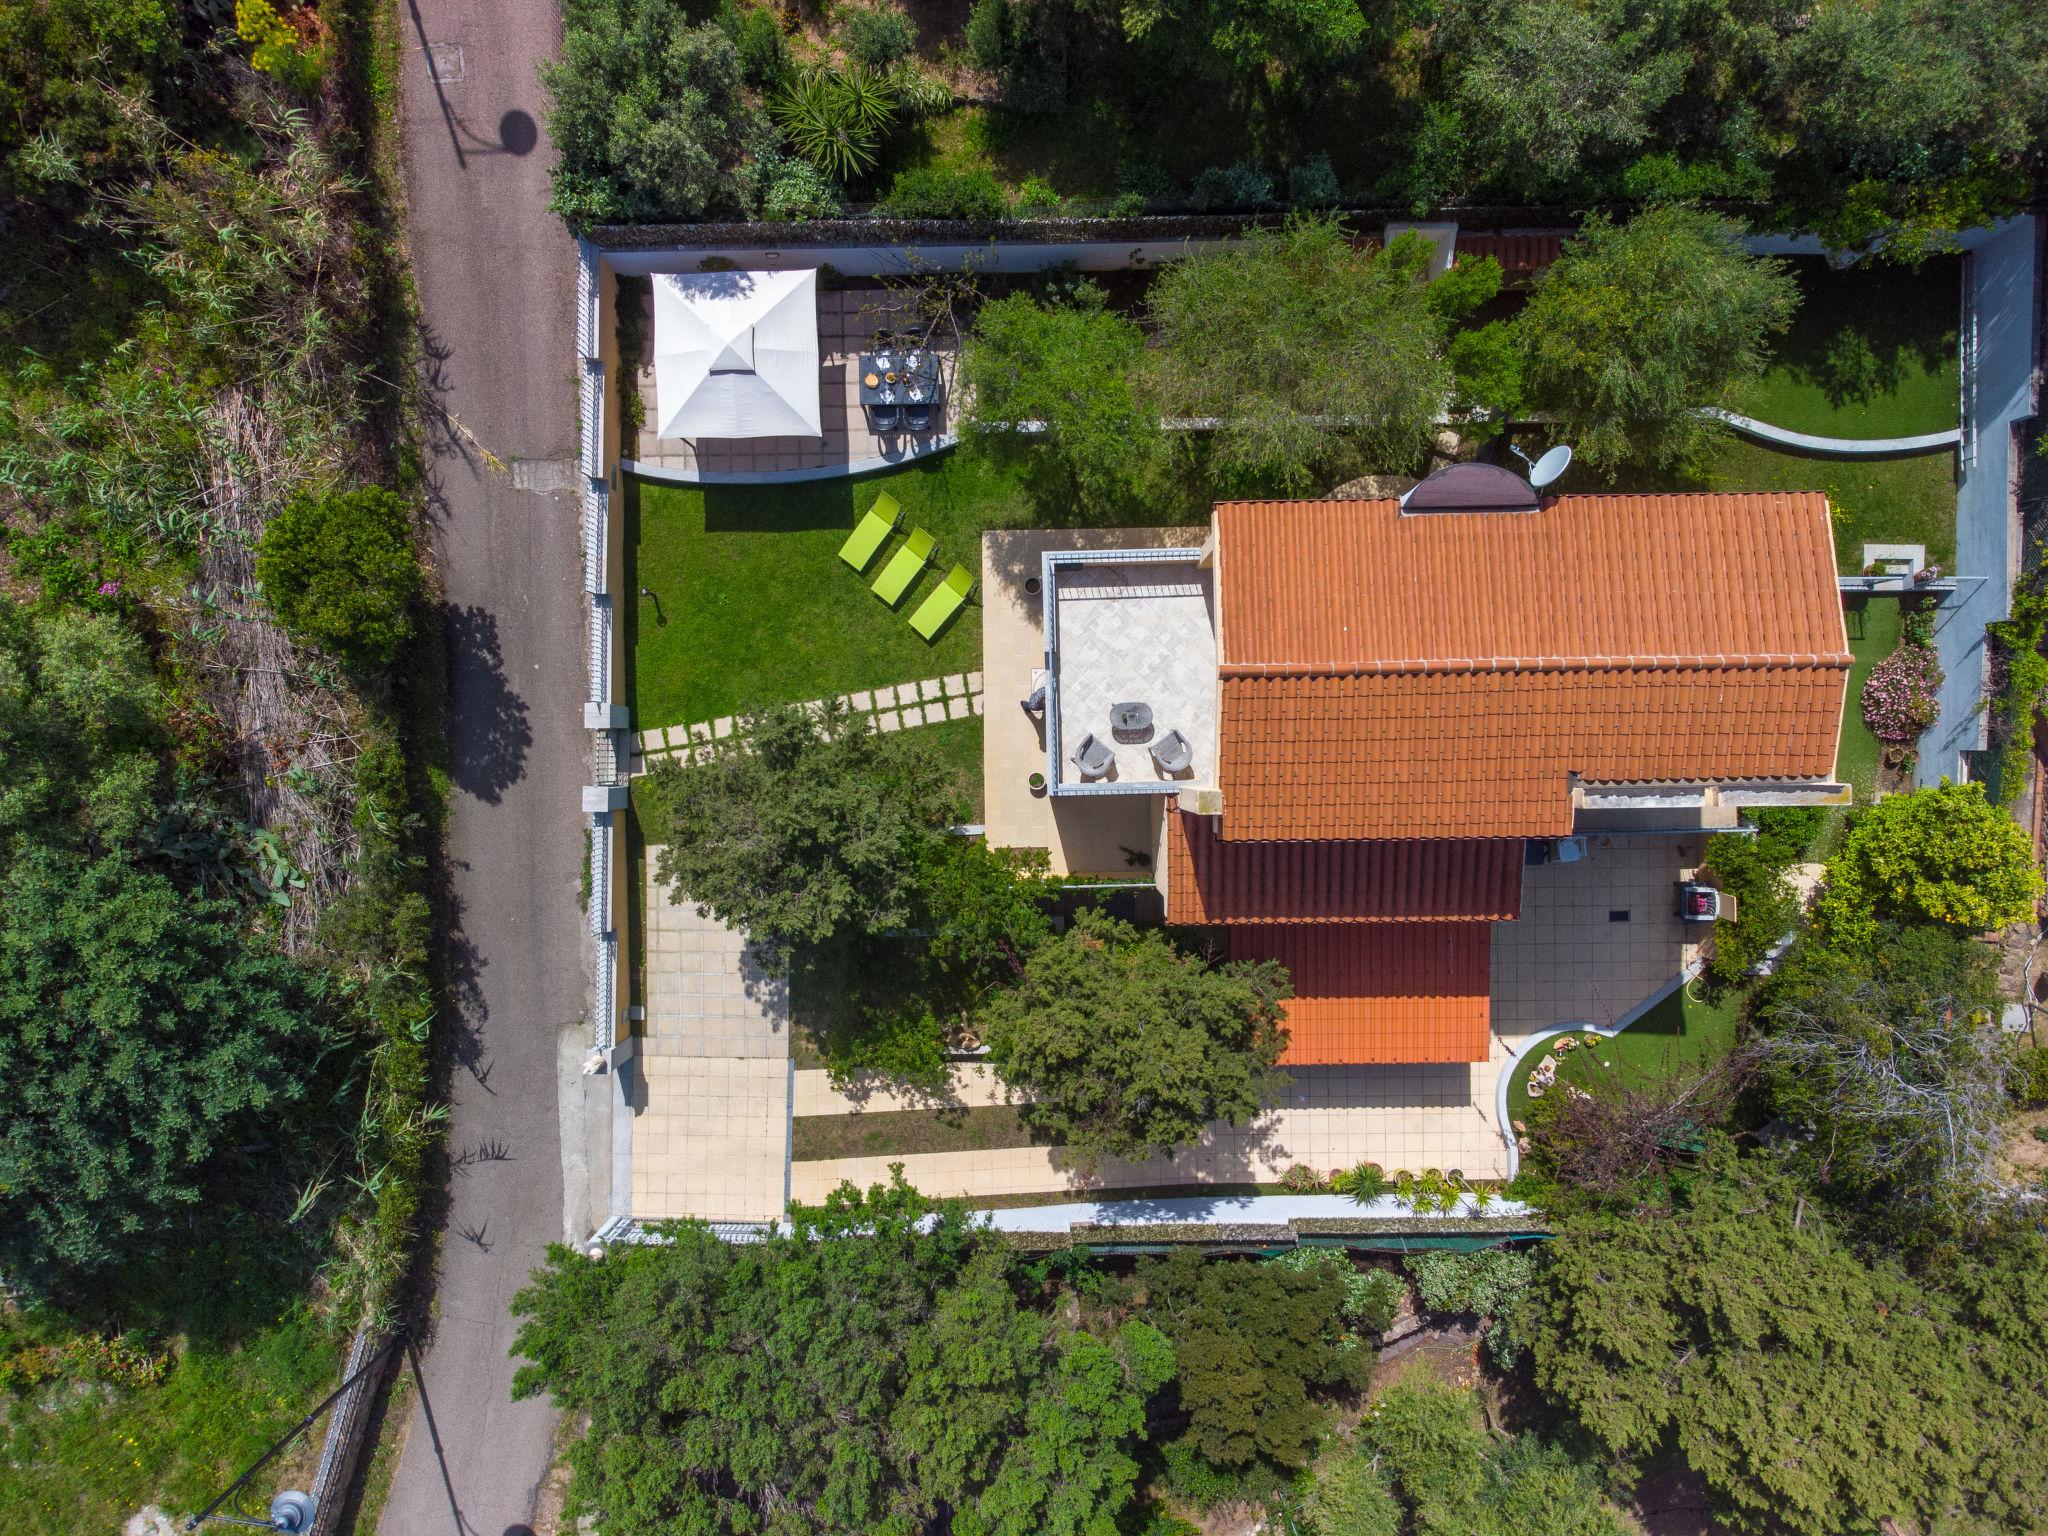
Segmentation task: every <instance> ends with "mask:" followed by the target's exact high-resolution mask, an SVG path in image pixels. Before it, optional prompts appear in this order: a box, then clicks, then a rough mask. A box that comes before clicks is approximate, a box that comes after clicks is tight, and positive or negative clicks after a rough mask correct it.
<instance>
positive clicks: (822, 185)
mask: <svg viewBox="0 0 2048 1536" xmlns="http://www.w3.org/2000/svg"><path fill="white" fill-rule="evenodd" d="M843 212H845V204H844V203H842V202H841V201H840V197H839V187H838V185H837V184H836V183H835V182H834V181H833V180H832V178H831V177H829V176H827V175H826V174H825V173H824V172H823V171H821V170H819V169H818V168H817V167H816V166H814V165H812V164H811V163H810V162H809V161H808V160H798V159H796V158H795V157H793V156H788V155H785V156H783V157H782V158H781V159H779V160H777V161H776V162H775V165H774V167H773V168H772V169H770V171H769V172H768V187H767V191H766V192H765V193H764V194H763V195H762V198H761V216H762V217H763V218H767V219H786V220H791V221H794V220H797V219H836V218H838V217H839V215H840V214H841V213H843Z"/></svg>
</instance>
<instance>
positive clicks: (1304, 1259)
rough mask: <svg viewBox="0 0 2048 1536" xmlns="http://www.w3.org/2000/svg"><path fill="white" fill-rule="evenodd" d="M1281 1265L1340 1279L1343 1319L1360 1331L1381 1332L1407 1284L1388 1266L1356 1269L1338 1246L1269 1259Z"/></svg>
mask: <svg viewBox="0 0 2048 1536" xmlns="http://www.w3.org/2000/svg"><path fill="white" fill-rule="evenodd" d="M1269 1262H1271V1263H1274V1264H1277V1265H1279V1266H1280V1267H1281V1268H1282V1269H1289V1270H1294V1271H1297V1272H1308V1271H1318V1272H1325V1273H1328V1274H1332V1275H1335V1276H1336V1277H1337V1278H1338V1279H1339V1280H1342V1281H1343V1282H1344V1302H1343V1306H1342V1309H1341V1310H1342V1313H1343V1317H1344V1321H1345V1322H1347V1323H1349V1324H1350V1325H1351V1326H1352V1327H1354V1328H1356V1329H1358V1330H1360V1331H1361V1332H1363V1333H1385V1332H1386V1331H1387V1329H1388V1328H1390V1327H1392V1326H1393V1322H1394V1317H1395V1314H1396V1313H1398V1312H1399V1311H1400V1310H1401V1299H1402V1298H1403V1297H1404V1296H1406V1295H1407V1294H1408V1287H1407V1286H1406V1285H1404V1284H1403V1283H1402V1281H1401V1277H1400V1276H1399V1275H1397V1274H1395V1273H1394V1272H1393V1271H1392V1270H1390V1269H1358V1268H1355V1267H1354V1266H1353V1265H1352V1262H1351V1260H1350V1258H1349V1257H1348V1256H1347V1255H1346V1254H1345V1253H1344V1251H1343V1250H1342V1249H1339V1248H1296V1249H1293V1250H1291V1251H1290V1252H1287V1253H1283V1254H1281V1255H1280V1256H1279V1257H1278V1258H1277V1259H1273V1260H1271V1261H1269Z"/></svg>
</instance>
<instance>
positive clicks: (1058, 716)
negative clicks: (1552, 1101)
mask: <svg viewBox="0 0 2048 1536" xmlns="http://www.w3.org/2000/svg"><path fill="white" fill-rule="evenodd" d="M1510 482H1512V483H1511V484H1510ZM1038 559H1039V569H1038V571H1037V578H1038V579H1037V581H1035V582H1033V583H1030V584H1029V586H1030V587H1031V589H1032V590H1033V591H1034V592H1035V595H1036V597H1037V599H1038V601H1039V602H1040V603H1041V604H1042V615H1043V618H1042V622H1043V633H1044V639H1045V654H1044V667H1043V668H1042V669H1040V671H1039V672H1038V673H1037V674H1035V675H1034V682H1035V683H1036V685H1037V686H1036V687H1035V688H1034V690H1033V692H1032V695H1031V697H1030V698H1028V699H1026V700H1024V703H1025V705H1026V707H1027V709H1031V710H1038V711H1042V714H1041V715H1040V718H1041V719H1042V722H1043V725H1042V734H1043V743H1044V753H1045V756H1044V769H1043V773H1044V778H1045V785H1044V788H1043V794H1044V796H1045V799H1046V801H1047V802H1048V803H1049V805H1050V808H1051V813H1052V814H1051V820H1052V822H1053V824H1054V825H1055V826H1056V827H1059V826H1062V825H1063V826H1064V828H1065V835H1066V836H1067V837H1068V838H1069V839H1070V840H1074V839H1075V838H1076V833H1075V828H1076V827H1077V826H1078V824H1079V823H1081V822H1083V821H1085V819H1086V818H1087V817H1088V816H1089V815H1090V814H1091V813H1096V812H1099V813H1100V814H1102V815H1104V816H1112V815H1115V816H1128V814H1129V805H1130V800H1131V797H1147V804H1148V805H1149V806H1153V807H1157V812H1156V819H1155V820H1154V821H1153V822H1152V823H1151V825H1152V826H1153V827H1154V828H1155V831H1154V833H1153V846H1152V848H1151V850H1150V853H1151V855H1152V858H1151V867H1152V869H1153V871H1154V875H1155V879H1156V882H1157V884H1158V886H1159V888H1160V890H1161V892H1162V893H1163V897H1164V908H1165V917H1166V921H1167V922H1168V923H1170V924H1174V925H1186V926H1199V927H1204V928H1208V929H1211V930H1213V932H1214V933H1215V935H1216V936H1217V939H1218V942H1219V943H1220V944H1221V945H1222V946H1224V947H1226V948H1227V951H1228V953H1229V954H1231V955H1232V956H1233V957H1239V958H1270V959H1274V960H1278V961H1280V962H1281V963H1282V964H1284V965H1285V966H1286V967H1287V969H1288V971H1289V973H1290V974H1291V976H1292V977H1293V982H1294V991H1295V996H1294V999H1293V1001H1292V1002H1291V1003H1290V1004H1289V1008H1288V1031H1289V1045H1288V1049H1287V1053H1286V1055H1285V1056H1284V1057H1283V1058H1282V1059H1283V1063H1284V1064H1287V1065H1293V1066H1323V1065H1335V1064H1373V1063H1384V1064H1401V1063H1409V1064H1413V1063H1455V1062H1481V1061H1484V1060H1486V1059H1487V1056H1488V1053H1489V1049H1490V1046H1491V1043H1492V1042H1491V1038H1490V1035H1491V1031H1492V1028H1493V1020H1492V999H1491V997H1490V991H1489V987H1490V981H1489V978H1490V975H1491V969H1490V962H1491V951H1492V948H1493V935H1494V932H1495V928H1494V925H1496V924H1500V923H1511V922H1513V921H1515V919H1516V918H1517V917H1518V916H1519V914H1520V912H1521V906H1522V890H1523V882H1524V870H1525V868H1526V867H1528V865H1529V864H1530V862H1531V861H1532V860H1542V859H1545V858H1549V857H1556V856H1560V855H1561V856H1563V857H1567V858H1569V857H1572V856H1574V855H1575V854H1577V853H1578V852H1580V851H1581V850H1582V849H1583V847H1584V839H1585V838H1587V837H1588V836H1593V837H1596V838H1598V837H1600V836H1602V835H1614V836H1620V835H1624V834H1629V835H1638V836H1640V835H1645V834H1647V835H1662V836H1681V837H1682V836H1688V835H1689V836H1690V837H1692V838H1693V839H1695V840H1697V839H1699V838H1700V837H1701V836H1702V835H1703V834H1705V833H1708V832H1711V831H1714V830H1717V829H1722V828H1728V827H1732V826H1734V825H1736V823H1737V821H1738V819H1739V816H1740V813H1741V812H1742V811H1743V810H1744V809H1745V808H1751V807H1763V806H1782V805H1825V804H1845V803H1847V801H1848V799H1849V790H1848V788H1847V786H1845V785H1843V784H1841V783H1838V782H1837V781H1836V780H1835V777H1834V773H1835V753H1836V745H1837V741H1838V738H1839V735H1840V728H1841V718H1842V709H1843V705H1844V700H1845V696H1846V693H1847V686H1848V674H1849V668H1850V663H1851V658H1850V654H1849V647H1848V639H1847V634H1846V631H1845V627H1844V620H1843V612H1842V605H1841V600H1840V594H1839V589H1838V585H1837V578H1836V572H1835V560H1834V546H1833V537H1832V532H1831V526H1830V521H1829V515H1828V507H1827V502H1826V498H1825V497H1824V496H1823V495H1821V494H1820V493H1817V492H1815V493H1770V494H1757V495H1721V494H1714V495H1707V494H1685V495H1565V496H1555V497H1542V498H1539V497H1538V496H1537V495H1536V493H1534V492H1533V491H1531V490H1529V488H1528V486H1527V483H1526V482H1525V481H1521V480H1520V479H1519V477H1516V476H1513V475H1511V474H1507V473H1506V472H1504V471H1499V470H1489V469H1488V467H1487V466H1453V469H1452V471H1445V472H1440V473H1439V476H1437V477H1432V480H1428V481H1424V482H1423V484H1422V486H1421V487H1418V488H1417V490H1416V491H1415V492H1412V493H1411V494H1410V496H1408V497H1406V498H1404V499H1403V500H1402V501H1393V500H1384V501H1259V502H1228V503H1223V504H1221V505H1218V506H1217V507H1216V508H1215V511H1214V516H1213V520H1212V524H1211V527H1210V529H1209V531H1208V536H1207V538H1206V539H1204V540H1202V541H1201V542H1200V543H1194V542H1186V543H1182V544H1178V545H1176V544H1172V543H1166V542H1152V543H1145V544H1142V545H1139V544H1135V543H1134V544H1132V545H1131V546H1130V547H1102V546H1101V544H1100V543H1099V542H1098V543H1097V544H1096V545H1095V547H1088V548H1061V547H1054V546H1050V545H1049V546H1047V547H1044V548H1043V549H1041V550H1040V552H1039V556H1038ZM1133 706H1136V707H1133ZM1162 739H1164V740H1166V741H1168V742H1169V744H1170V749H1169V750H1168V751H1167V752H1164V753H1162V752H1160V751H1158V750H1156V747H1157V743H1159V742H1160V741H1161V740H1162ZM1118 825H1119V826H1130V825H1135V823H1133V822H1129V821H1122V822H1119V823H1118ZM995 833H996V829H995V828H994V827H992V828H991V835H992V837H994V836H995ZM1126 836H1127V834H1126ZM1119 846H1121V847H1122V851H1123V853H1125V854H1126V855H1130V856H1132V857H1131V860H1130V862H1132V863H1134V864H1135V863H1137V862H1138V860H1137V858H1136V855H1137V853H1138V850H1136V849H1134V848H1132V847H1130V846H1128V844H1127V843H1125V844H1120V845H1119ZM1675 896H1676V893H1675V890H1674V893H1673V899H1674V900H1675Z"/></svg>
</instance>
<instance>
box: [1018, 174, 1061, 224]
mask: <svg viewBox="0 0 2048 1536" xmlns="http://www.w3.org/2000/svg"><path fill="white" fill-rule="evenodd" d="M1065 205H1066V199H1064V198H1062V197H1061V196H1060V195H1059V193H1058V192H1057V191H1055V190H1054V188H1053V185H1052V183H1051V182H1049V181H1047V180H1046V179H1045V178H1044V177H1042V176H1027V177H1025V178H1024V185H1022V186H1021V187H1019V188H1018V189H1017V213H1018V214H1019V215H1020V216H1022V217H1034V216H1035V217H1043V216H1047V215H1052V214H1057V213H1058V212H1059V211H1060V209H1061V208H1063V207H1064V206H1065Z"/></svg>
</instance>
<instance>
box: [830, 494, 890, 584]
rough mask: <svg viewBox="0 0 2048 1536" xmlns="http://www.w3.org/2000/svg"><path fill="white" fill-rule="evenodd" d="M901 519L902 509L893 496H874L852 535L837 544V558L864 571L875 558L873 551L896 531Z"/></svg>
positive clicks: (857, 569)
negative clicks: (871, 504)
mask: <svg viewBox="0 0 2048 1536" xmlns="http://www.w3.org/2000/svg"><path fill="white" fill-rule="evenodd" d="M902 521H903V509H902V508H901V507H899V506H898V505H897V504H896V498H895V497H894V496H891V495H890V494H889V493H888V492H887V491H884V492H882V494H881V495H879V496H877V497H876V498H875V504H874V505H873V506H872V507H870V508H869V509H868V515H867V516H866V517H863V518H862V519H861V520H860V522H859V523H858V524H857V525H856V526H855V527H854V530H853V536H852V537H851V538H849V539H848V540H847V541H846V542H845V543H844V544H842V545H840V546H839V558H840V559H842V560H844V561H845V562H846V563H847V564H848V565H850V566H852V567H853V568H854V569H855V570H856V571H864V570H866V569H867V568H868V563H869V562H870V561H872V560H873V559H874V558H875V551H877V550H879V549H880V548H881V547H882V546H883V545H884V544H885V543H887V542H888V539H889V535H890V534H892V533H894V532H895V531H896V525H897V524H898V523H900V522H902Z"/></svg>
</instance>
